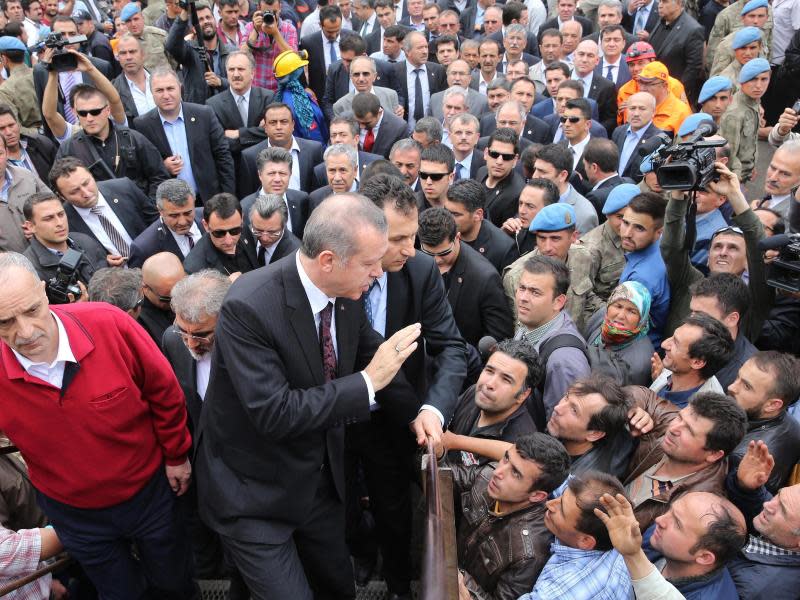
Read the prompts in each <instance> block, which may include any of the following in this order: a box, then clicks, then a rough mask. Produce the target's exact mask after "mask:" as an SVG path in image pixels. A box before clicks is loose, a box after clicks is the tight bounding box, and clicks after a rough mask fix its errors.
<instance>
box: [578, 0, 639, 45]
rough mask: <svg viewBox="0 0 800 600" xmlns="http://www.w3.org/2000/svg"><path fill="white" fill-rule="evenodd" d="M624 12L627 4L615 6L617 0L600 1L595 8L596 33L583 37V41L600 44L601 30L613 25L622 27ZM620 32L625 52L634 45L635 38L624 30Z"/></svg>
mask: <svg viewBox="0 0 800 600" xmlns="http://www.w3.org/2000/svg"><path fill="white" fill-rule="evenodd" d="M626 12H627V3H626V4H625V5H623V4H622V3H619V4H617V0H600V5H599V6H598V7H597V31H595V32H594V33H592V34H590V35H587V36H585V37H584V38H583V39H585V40H592V41H593V42H597V44H600V42H601V37H602V32H603V30H604V29H605V28H606V27H614V26H615V25H619V26H620V27H622V17H623V14H625V13H626ZM590 20H591V18H590ZM622 32H623V38H622V43H623V44H624V48H623V50H627V48H628V46H630V45H631V44H632V43H634V42H635V41H636V40H637V38H636V36H635V35H632V34H630V33H628V32H627V31H625V29H623V30H622Z"/></svg>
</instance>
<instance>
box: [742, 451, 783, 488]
mask: <svg viewBox="0 0 800 600" xmlns="http://www.w3.org/2000/svg"><path fill="white" fill-rule="evenodd" d="M773 467H775V459H774V458H772V455H771V454H770V453H769V448H767V445H766V444H765V443H764V442H763V441H761V440H758V441H756V440H751V441H750V443H749V444H748V445H747V452H745V454H744V457H743V458H742V462H740V463H739V470H738V471H737V472H736V480H737V482H738V483H739V487H741V488H743V489H745V490H757V489H758V488H760V487H761V486H762V485H764V484H765V483H767V481H768V480H769V476H770V474H771V473H772V469H773Z"/></svg>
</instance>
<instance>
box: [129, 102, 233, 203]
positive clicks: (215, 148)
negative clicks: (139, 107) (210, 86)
mask: <svg viewBox="0 0 800 600" xmlns="http://www.w3.org/2000/svg"><path fill="white" fill-rule="evenodd" d="M183 118H184V126H185V128H186V141H187V143H188V146H189V156H188V157H186V156H184V157H183V160H190V161H192V173H193V174H194V180H195V181H196V182H197V196H198V197H199V198H200V200H201V201H202V200H208V199H209V198H211V196H213V195H214V194H218V193H220V192H228V193H229V194H235V193H236V172H235V169H234V166H233V157H232V156H231V151H230V149H229V148H228V142H227V141H225V133H224V132H223V130H222V126H221V125H220V124H219V120H218V119H217V117H216V115H215V114H214V111H213V110H211V108H210V107H208V106H203V105H202V104H192V103H191V102H184V103H183ZM135 124H136V129H137V131H139V132H141V133H142V135H144V136H145V137H146V138H147V139H149V140H150V141H151V142H153V144H154V145H155V147H156V148H157V149H158V151H159V153H160V154H161V158H162V159H164V158H167V157H168V156H172V155H173V154H174V152H173V151H172V149H171V148H170V146H169V141H167V135H166V134H165V133H164V125H163V124H162V123H161V116H160V114H159V112H158V109H157V108H154V109H153V110H151V111H149V112H147V113H146V114H144V115H142V116H141V117H137V118H136V121H135Z"/></svg>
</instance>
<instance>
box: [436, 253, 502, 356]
mask: <svg viewBox="0 0 800 600" xmlns="http://www.w3.org/2000/svg"><path fill="white" fill-rule="evenodd" d="M449 279H450V287H449V289H448V290H447V300H448V302H450V306H451V307H452V309H453V317H454V318H455V320H456V325H458V330H459V331H460V332H461V335H462V336H463V337H464V340H465V341H466V342H467V343H468V344H472V345H473V346H477V345H478V341H479V340H480V339H481V338H482V337H483V336H485V335H490V336H492V337H493V338H494V339H496V340H504V339H506V338H509V337H511V336H512V335H514V318H513V316H512V315H511V309H510V308H509V305H508V300H506V296H505V292H503V281H502V279H501V278H500V273H499V272H498V271H497V269H495V268H494V267H493V266H492V263H490V262H489V261H488V260H486V259H485V258H484V257H482V256H481V255H480V254H479V253H478V252H476V251H475V250H473V249H472V248H470V247H469V246H468V245H466V244H461V251H460V252H459V253H458V258H457V259H456V262H455V264H454V265H453V267H452V268H451V269H450V275H449Z"/></svg>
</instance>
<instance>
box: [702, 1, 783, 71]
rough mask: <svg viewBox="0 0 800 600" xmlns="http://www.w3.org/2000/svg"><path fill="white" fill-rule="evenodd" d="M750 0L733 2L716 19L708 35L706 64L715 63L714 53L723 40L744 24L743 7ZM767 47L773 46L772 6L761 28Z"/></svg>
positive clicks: (768, 9) (768, 8)
mask: <svg viewBox="0 0 800 600" xmlns="http://www.w3.org/2000/svg"><path fill="white" fill-rule="evenodd" d="M748 1H749V0H736V2H734V3H733V4H730V5H729V6H728V7H726V8H723V9H722V10H721V11H720V13H719V14H718V15H717V18H716V20H715V21H714V28H713V29H712V30H711V35H709V36H708V44H707V46H706V47H707V50H706V64H707V65H713V64H714V54H715V53H716V51H717V48H718V47H719V45H720V43H722V40H723V39H724V38H725V37H726V36H727V35H728V34H730V33H733V32H735V31H738V30H739V29H741V28H742V27H744V24H743V23H742V9H743V8H744V5H745V4H747V2H748ZM761 31H762V32H763V39H764V43H765V45H766V48H771V47H772V7H771V6H769V7H767V20H766V22H765V23H764V26H763V27H762V28H761Z"/></svg>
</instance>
